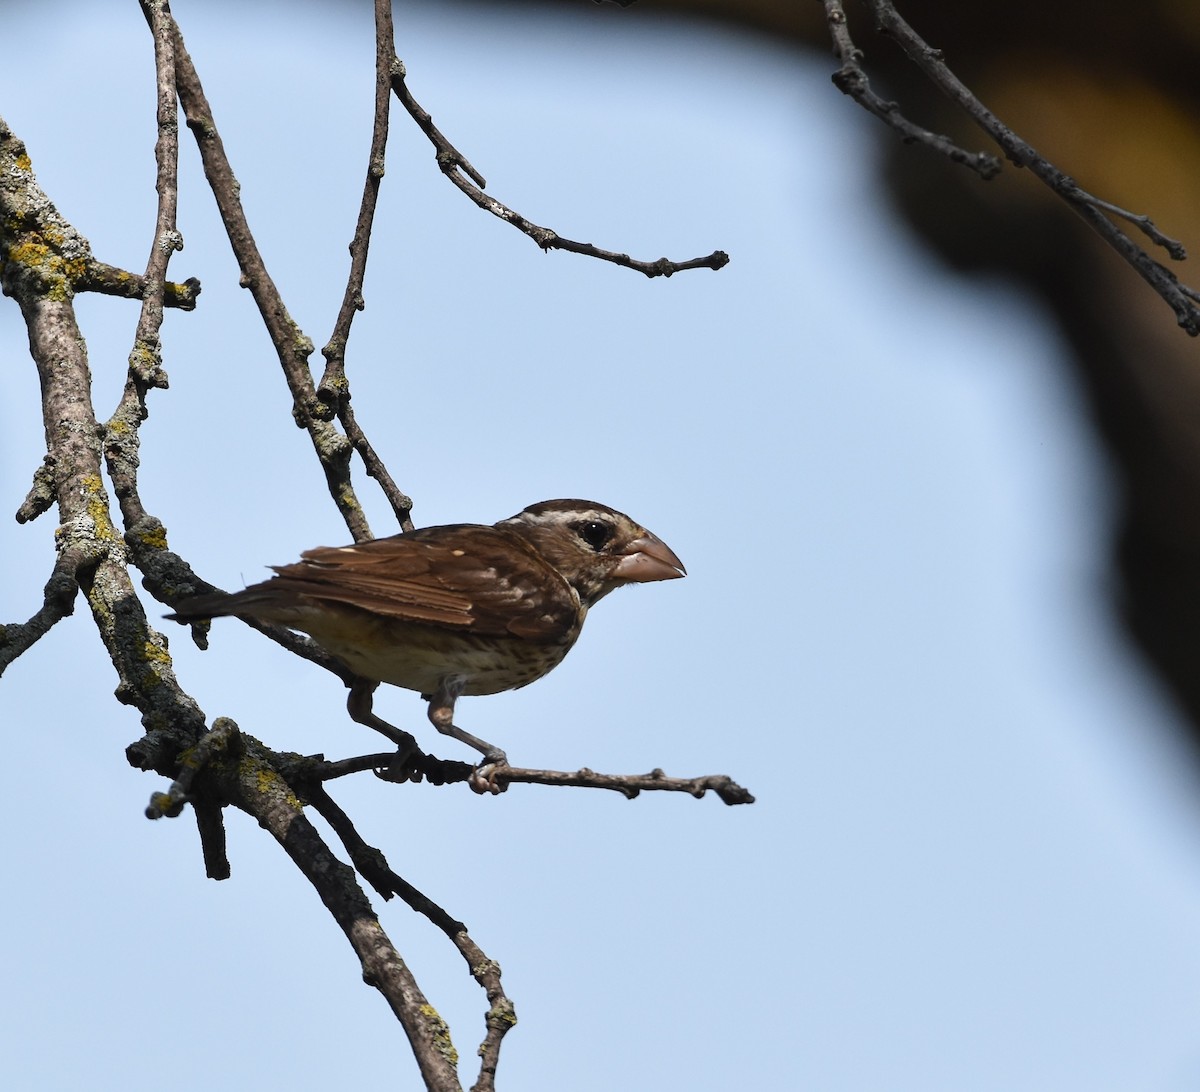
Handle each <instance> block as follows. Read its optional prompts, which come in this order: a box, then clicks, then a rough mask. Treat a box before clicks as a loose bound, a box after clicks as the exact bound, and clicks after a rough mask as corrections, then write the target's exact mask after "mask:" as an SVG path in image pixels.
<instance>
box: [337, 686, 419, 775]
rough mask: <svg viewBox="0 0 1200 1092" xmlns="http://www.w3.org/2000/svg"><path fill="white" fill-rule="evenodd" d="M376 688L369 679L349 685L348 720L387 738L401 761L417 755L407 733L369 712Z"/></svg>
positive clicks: (415, 748) (347, 700) (412, 739)
mask: <svg viewBox="0 0 1200 1092" xmlns="http://www.w3.org/2000/svg"><path fill="white" fill-rule="evenodd" d="M378 686H379V683H377V682H372V681H371V680H370V679H363V678H356V679H355V680H354V682H353V683H351V684H350V696H349V697H348V698H347V699H346V712H348V713H349V714H350V719H351V720H352V721H354V722H355V723H356V724H365V725H366V726H367V727H368V728H374V729H375V731H377V732H379V733H380V734H381V735H385V736H387V738H388V739H390V740H391V741H392V742H393V743H394V744H395V745H396V749H397V750H398V751H399V752H400V757H401V759H402V760H403V759H409V758H411V757H412V756H413V755H415V754H417V753H419V750H418V748H417V741H416V739H414V738H413V737H412V736H411V735H409V734H408V732H402V731H401V730H400V729H399V728H396V727H394V726H393V725H391V724H388V722H387V721H386V720H383V719H382V718H381V717H377V716H376V715H375V714H374V713H373V712H371V708H372V706H373V705H374V701H375V691H376V689H377V688H378Z"/></svg>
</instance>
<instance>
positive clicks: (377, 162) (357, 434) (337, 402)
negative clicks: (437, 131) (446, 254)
mask: <svg viewBox="0 0 1200 1092" xmlns="http://www.w3.org/2000/svg"><path fill="white" fill-rule="evenodd" d="M395 55H396V46H395V33H394V30H393V26H392V4H391V0H375V120H374V125H373V127H372V130H371V149H370V152H369V153H368V156H367V175H366V179H365V181H364V183H363V195H362V201H361V203H360V204H359V210H358V222H357V223H356V224H355V227H354V238H353V240H351V243H350V274H349V277H348V278H347V281H346V291H345V293H344V294H343V296H342V306H341V309H340V310H339V312H338V316H337V320H336V321H335V323H334V327H333V333H332V334H331V335H330V338H329V341H328V343H327V344H326V346H325V348H324V349H322V350H321V353H322V355H323V356H324V357H325V361H326V364H325V374H324V375H323V376H321V382H320V383H318V384H317V397H318V398H320V399H322V400H323V401H325V402H327V403H329V405H331V406H333V407H335V409H336V411H337V415H338V420H340V421H341V423H342V427H343V428H344V429H345V430H346V437H347V439H348V440H349V441H350V443H351V444H352V445H353V446H354V450H355V451H357V452H358V455H359V458H361V459H362V461H363V466H364V467H365V468H366V471H367V474H368V475H370V476H371V477H372V478H374V479H375V480H376V481H377V482H378V483H379V488H380V489H381V490H383V495H384V496H385V497H387V500H388V503H389V504H390V505H391V506H392V511H393V512H394V513H395V516H396V522H397V523H398V524H399V525H400V529H401V530H402V531H411V530H412V529H413V522H412V518H411V512H412V501H411V500H410V499H409V497H408V496H407V495H406V494H405V493H403V492H401V490H400V488H399V486H397V485H396V483H395V481H394V480H393V479H392V476H391V474H390V473H389V472H388V469H387V467H386V466H385V465H384V463H383V460H382V459H381V458H380V457H379V455H378V454H377V452H376V451H375V448H374V447H373V446H372V444H371V443H370V441H369V440H368V439H367V437H366V434H365V433H364V432H363V430H362V428H361V427H360V426H359V424H358V421H357V419H356V418H355V416H354V410H353V408H352V407H351V405H350V384H349V381H348V380H347V378H346V342H347V341H348V340H349V337H350V325H351V323H352V322H353V321H354V315H355V313H356V312H357V311H361V310H362V309H363V307H364V306H365V305H364V303H363V281H364V278H365V277H366V271H367V253H368V251H369V249H370V245H371V226H372V224H373V223H374V221H375V204H376V201H377V199H378V196H379V186H380V183H381V182H382V181H383V175H384V162H385V157H386V152H387V136H388V114H389V111H390V108H391V104H392V91H391V61H392V58H393V57H394V56H395Z"/></svg>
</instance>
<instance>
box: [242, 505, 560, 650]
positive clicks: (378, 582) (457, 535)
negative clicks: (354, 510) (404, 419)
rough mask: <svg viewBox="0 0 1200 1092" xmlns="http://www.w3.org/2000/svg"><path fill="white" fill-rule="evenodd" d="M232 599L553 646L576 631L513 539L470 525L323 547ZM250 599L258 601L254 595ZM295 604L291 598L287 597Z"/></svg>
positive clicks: (530, 554)
mask: <svg viewBox="0 0 1200 1092" xmlns="http://www.w3.org/2000/svg"><path fill="white" fill-rule="evenodd" d="M301 558H302V560H300V561H298V562H295V563H294V564H291V565H281V566H277V567H275V572H276V574H277V575H276V576H275V577H274V578H273V579H271V580H268V581H266V582H264V583H263V584H258V585H255V586H254V587H253V588H247V589H246V590H245V591H244V592H241V593H238V594H239V596H245V597H246V602H247V603H249V602H250V596H251V595H252V594H254V593H257V594H258V595H264V596H270V597H272V598H274V597H275V596H276V595H278V596H279V597H280V598H286V599H290V600H292V601H295V598H300V599H307V600H316V601H320V602H326V603H338V604H342V605H345V606H349V607H357V608H358V609H360V610H364V611H368V612H370V613H371V614H375V615H380V616H383V617H387V618H397V619H401V620H404V621H410V622H427V623H430V624H433V625H439V626H447V627H450V628H452V629H462V630H466V631H470V632H472V633H478V634H481V635H489V636H500V635H505V634H508V635H512V636H515V637H521V638H525V639H527V640H534V641H551V640H558V639H560V638H561V637H563V636H565V635H566V634H567V633H569V632H570V631H571V630H572V628H573V627H574V626H575V625H576V624H577V614H578V610H579V601H578V597H577V596H576V594H575V592H574V591H573V589H572V588H571V586H570V585H569V584H568V583H567V582H566V580H565V579H563V577H561V576H560V575H559V574H558V573H557V572H556V571H555V570H554V569H553V568H552V567H551V566H550V565H549V564H547V562H546V561H544V560H543V559H542V557H541V556H540V555H539V554H538V553H537V552H536V551H535V550H534V549H533V548H532V547H531V546H530V545H529V544H528V543H526V542H525V541H524V539H522V538H520V537H519V536H517V535H515V534H513V533H511V532H509V531H507V530H503V529H499V528H495V527H488V526H484V525H476V524H458V525H451V526H448V527H437V528H430V529H429V533H426V532H423V531H421V530H417V531H410V532H408V533H407V534H403V535H394V536H392V537H390V538H381V539H374V540H373V541H371V542H364V543H361V544H359V545H357V546H342V547H329V546H322V547H318V548H317V549H315V550H308V551H306V552H305V553H304V554H302V555H301ZM256 597H257V596H256ZM294 597H295V598H294Z"/></svg>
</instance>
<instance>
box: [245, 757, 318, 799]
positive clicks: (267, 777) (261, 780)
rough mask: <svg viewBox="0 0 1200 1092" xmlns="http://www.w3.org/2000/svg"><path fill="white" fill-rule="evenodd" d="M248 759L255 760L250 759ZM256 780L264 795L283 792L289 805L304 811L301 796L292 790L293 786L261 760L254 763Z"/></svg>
mask: <svg viewBox="0 0 1200 1092" xmlns="http://www.w3.org/2000/svg"><path fill="white" fill-rule="evenodd" d="M247 761H252V762H253V761H254V760H253V759H249V760H247ZM254 766H255V769H254V771H253V772H254V780H255V782H256V784H257V786H258V791H259V792H260V793H263V794H264V795H267V794H271V795H274V794H276V793H279V792H282V793H283V795H284V798H285V799H286V800H287V803H288V807H291V808H295V809H296V810H297V811H302V810H303V808H304V805H303V804H302V803H301V802H300V798H299V797H298V796H297V795H296V794H295V793H294V792H292V789H291V786H290V785H289V784H288V783H287V782H286V781H284V779H283V778H282V777H280V776H279V774H278V773H277V772H276V771H275V770H272V769H271V768H270V767H269V766H264V765H263V764H262V763H261V762H255V763H254Z"/></svg>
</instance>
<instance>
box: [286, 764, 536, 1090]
mask: <svg viewBox="0 0 1200 1092" xmlns="http://www.w3.org/2000/svg"><path fill="white" fill-rule="evenodd" d="M301 763H303V764H304V765H303V768H305V769H309V770H311V766H309V765H308V762H307V760H304V759H302V760H301ZM289 776H290V775H289ZM293 783H294V784H297V785H299V786H301V787H302V788H303V792H304V795H305V797H306V798H307V800H308V802H309V803H310V804H311V805H312V807H313V808H315V809H316V811H317V812H318V813H319V814H320V815H321V817H322V818H324V819H325V821H326V822H327V823H328V824H329V825H330V827H331V828H332V829H333V831H334V833H335V834H336V835H337V836H338V839H339V840H340V841H341V843H342V845H343V846H345V847H346V852H347V853H349V855H350V860H351V862H352V863H353V865H354V867H355V868H356V869H357V870H358V873H359V875H361V876H362V877H363V878H364V879H366V880H367V882H368V883H369V884H370V885H371V886H372V887H373V888H374V889H375V890H376V891H377V892H378V893H379V894H380V895H382V896H383V897H384V898H385V899H390V898H391V897H392V896H393V895H399V896H400V898H401V899H403V900H404V902H405V903H407V904H408V906H409V907H410V908H411V909H412V910H414V911H415V912H416V913H418V914H421V915H423V916H424V917H426V918H427V919H428V920H429V921H430V922H432V924H433V925H435V926H436V927H437V928H438V929H440V930H441V931H442V932H443V933H444V934H445V935H446V936H447V937H448V938H449V939H450V941H451V942H452V943H453V944H454V946H455V947H456V948H457V949H458V951H459V954H460V955H461V956H462V958H463V960H464V962H465V963H466V965H467V969H468V971H470V973H471V977H472V978H474V979H475V981H476V982H478V983H479V985H480V986H482V987H483V989H484V991H485V993H486V995H487V1000H488V1010H487V1013H486V1015H485V1019H484V1022H485V1025H486V1027H487V1033H486V1035H485V1037H484V1041H483V1042H482V1043H481V1044H480V1047H479V1057H480V1067H479V1079H478V1080H477V1081H476V1083H475V1084H474V1085H472V1092H491V1090H492V1089H493V1088H495V1079H496V1068H497V1066H498V1065H499V1061H500V1044H501V1042H502V1040H503V1039H504V1036H505V1035H506V1034H507V1033H508V1032H509V1030H511V1029H512V1028H513V1027H514V1026H515V1025H516V1022H517V1013H516V1008H515V1007H514V1005H513V1003H512V1000H511V999H510V998H509V997H508V996H507V994H505V992H504V988H503V986H502V985H501V982H500V965H499V964H498V963H497V962H496V961H495V960H494V959H491V958H490V957H489V956H488V955H487V953H486V952H484V951H483V949H482V948H480V947H479V945H478V944H477V943H476V942H475V941H474V940H473V939H472V937H471V935H470V933H469V932H468V931H467V927H466V926H465V925H464V924H463V923H462V922H461V921H459V920H458V919H457V918H455V917H453V916H451V915H450V914H448V913H447V912H446V911H445V910H444V909H443V908H442V907H441V906H439V905H438V904H437V903H436V902H434V901H433V900H432V899H431V898H429V896H428V895H426V894H425V893H424V892H422V891H420V890H418V889H417V888H416V887H414V886H413V885H412V884H411V883H409V882H408V881H407V880H406V879H404V878H403V877H402V876H400V875H398V874H397V873H396V872H395V871H393V869H392V867H391V866H390V865H389V864H388V862H387V858H386V857H385V856H384V854H383V851H382V850H380V849H378V848H376V847H375V846H372V845H369V844H368V843H367V842H366V840H365V839H364V838H363V837H362V836H361V835H360V834H359V833H358V830H357V828H356V827H355V826H354V823H353V822H352V821H351V819H350V817H349V816H348V815H347V814H346V813H345V812H344V811H343V810H342V809H341V807H339V806H338V804H337V803H336V802H335V801H334V800H333V798H332V797H331V796H330V795H329V794H328V793H327V792H326V791H325V789H324V787H323V786H322V784H321V783H320V782H319V781H316V782H314V781H310V780H306V779H305V778H304V775H303V774H300V775H299V776H298V777H297V778H296V779H295V780H294V781H293Z"/></svg>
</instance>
